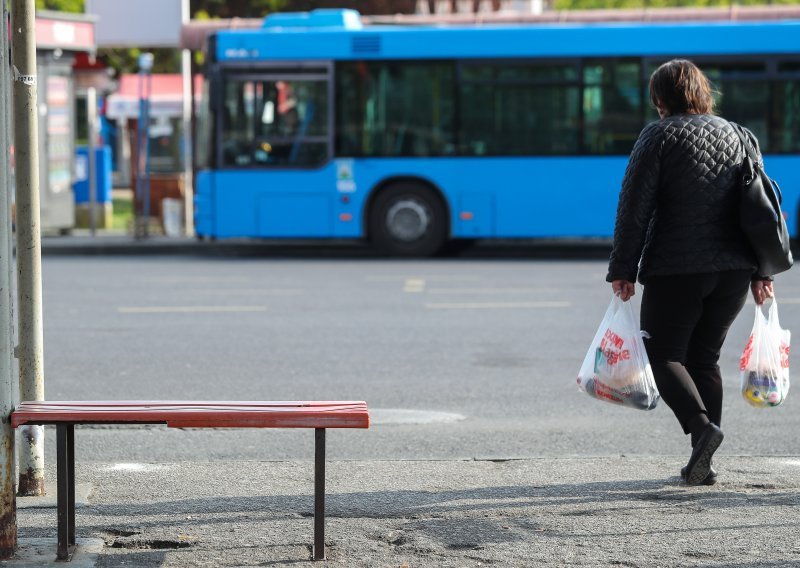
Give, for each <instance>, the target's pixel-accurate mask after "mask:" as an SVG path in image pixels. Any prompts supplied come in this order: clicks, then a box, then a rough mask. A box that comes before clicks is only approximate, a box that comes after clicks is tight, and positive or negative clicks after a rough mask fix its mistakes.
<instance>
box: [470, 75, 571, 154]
mask: <svg viewBox="0 0 800 568" xmlns="http://www.w3.org/2000/svg"><path fill="white" fill-rule="evenodd" d="M459 94H460V101H459V103H460V116H459V119H460V126H461V131H460V153H461V154H464V155H468V156H483V155H487V156H526V155H548V154H552V155H564V154H577V153H578V150H579V136H578V132H579V126H580V125H579V108H580V107H579V87H578V81H577V73H576V72H575V65H563V64H554V65H541V64H530V63H526V64H520V63H511V64H506V63H498V64H485V63H480V64H465V65H464V66H463V68H462V75H461V84H460V88H459Z"/></svg>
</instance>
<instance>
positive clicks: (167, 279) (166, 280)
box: [142, 276, 252, 284]
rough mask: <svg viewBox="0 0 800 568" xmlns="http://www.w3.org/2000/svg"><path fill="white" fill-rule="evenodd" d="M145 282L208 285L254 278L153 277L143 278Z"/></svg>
mask: <svg viewBox="0 0 800 568" xmlns="http://www.w3.org/2000/svg"><path fill="white" fill-rule="evenodd" d="M142 281H143V282H159V283H168V284H176V283H179V282H189V283H192V282H195V283H196V282H203V283H206V284H210V283H214V282H251V281H252V278H249V277H247V276H151V277H149V278H142Z"/></svg>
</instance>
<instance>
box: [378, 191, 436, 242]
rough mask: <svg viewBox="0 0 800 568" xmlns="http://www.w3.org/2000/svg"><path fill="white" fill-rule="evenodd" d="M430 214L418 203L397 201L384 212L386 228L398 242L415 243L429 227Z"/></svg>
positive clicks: (405, 200) (409, 200)
mask: <svg viewBox="0 0 800 568" xmlns="http://www.w3.org/2000/svg"><path fill="white" fill-rule="evenodd" d="M430 222H431V219H430V214H429V213H428V210H427V209H426V208H425V207H424V206H423V205H422V204H421V203H419V202H417V201H412V200H411V199H403V200H401V201H397V202H395V203H394V204H392V206H391V207H390V208H389V211H387V212H386V228H387V229H388V230H389V234H390V235H391V236H392V237H393V238H395V239H397V240H399V241H405V242H410V241H415V240H417V239H419V238H420V237H422V236H423V235H424V234H425V232H426V231H427V230H428V227H429V226H430Z"/></svg>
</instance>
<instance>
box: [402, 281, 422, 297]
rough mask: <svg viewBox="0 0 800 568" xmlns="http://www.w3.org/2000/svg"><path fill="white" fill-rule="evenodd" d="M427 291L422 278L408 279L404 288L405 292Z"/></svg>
mask: <svg viewBox="0 0 800 568" xmlns="http://www.w3.org/2000/svg"><path fill="white" fill-rule="evenodd" d="M424 291H425V281H424V280H423V279H422V278H408V279H407V280H406V284H405V286H404V287H403V292H409V293H412V294H413V293H419V292H424Z"/></svg>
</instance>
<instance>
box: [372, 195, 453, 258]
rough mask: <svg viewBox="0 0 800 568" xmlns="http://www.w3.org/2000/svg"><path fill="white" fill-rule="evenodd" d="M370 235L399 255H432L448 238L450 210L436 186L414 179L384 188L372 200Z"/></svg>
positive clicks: (387, 249) (389, 250)
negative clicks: (425, 184)
mask: <svg viewBox="0 0 800 568" xmlns="http://www.w3.org/2000/svg"><path fill="white" fill-rule="evenodd" d="M369 228H370V236H371V237H372V240H373V241H374V243H375V244H376V245H377V246H378V247H379V248H380V249H382V250H383V251H385V252H387V253H389V254H393V255H396V256H432V255H434V254H436V253H437V252H438V251H439V250H440V249H441V248H442V245H444V243H445V241H446V240H447V211H446V208H445V206H444V204H443V203H442V200H441V199H440V198H439V196H438V195H436V193H434V192H433V190H431V189H428V188H427V187H425V186H422V185H419V184H414V183H408V182H403V183H397V184H393V185H391V186H389V187H387V188H385V189H383V190H382V191H381V192H380V193H379V194H378V196H377V197H376V198H375V202H374V203H373V204H372V209H371V210H370V217H369Z"/></svg>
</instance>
